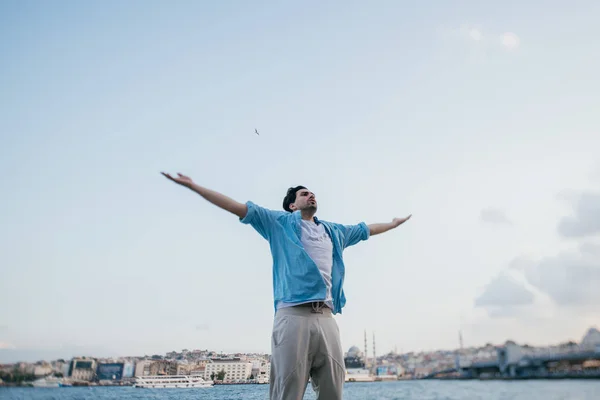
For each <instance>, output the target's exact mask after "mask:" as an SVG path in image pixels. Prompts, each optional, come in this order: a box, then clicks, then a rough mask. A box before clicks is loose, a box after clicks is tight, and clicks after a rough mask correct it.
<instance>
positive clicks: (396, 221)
mask: <svg viewBox="0 0 600 400" xmlns="http://www.w3.org/2000/svg"><path fill="white" fill-rule="evenodd" d="M410 217H412V214H410V215H409V216H408V217H404V218H394V219H393V220H392V224H393V225H394V228H397V227H399V226H400V225H402V224H403V223H405V222H406V221H408V220H409V219H410Z"/></svg>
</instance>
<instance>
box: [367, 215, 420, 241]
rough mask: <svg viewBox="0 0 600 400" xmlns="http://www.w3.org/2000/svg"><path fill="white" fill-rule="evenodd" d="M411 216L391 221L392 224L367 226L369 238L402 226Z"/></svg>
mask: <svg viewBox="0 0 600 400" xmlns="http://www.w3.org/2000/svg"><path fill="white" fill-rule="evenodd" d="M411 216H412V214H411V215H409V216H408V217H406V218H394V219H393V220H392V222H385V223H381V224H370V225H367V226H368V227H369V234H370V236H373V235H379V234H380V233H383V232H387V231H389V230H390V229H394V228H397V227H399V226H400V225H402V224H403V223H405V222H406V221H408V220H409V219H410V217H411Z"/></svg>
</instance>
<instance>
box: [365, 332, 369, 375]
mask: <svg viewBox="0 0 600 400" xmlns="http://www.w3.org/2000/svg"><path fill="white" fill-rule="evenodd" d="M364 361H365V368H367V363H368V362H369V358H368V357H367V330H366V329H365V360H364Z"/></svg>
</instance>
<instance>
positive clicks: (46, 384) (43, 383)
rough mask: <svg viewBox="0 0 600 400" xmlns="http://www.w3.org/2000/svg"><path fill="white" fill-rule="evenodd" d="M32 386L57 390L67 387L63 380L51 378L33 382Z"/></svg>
mask: <svg viewBox="0 0 600 400" xmlns="http://www.w3.org/2000/svg"><path fill="white" fill-rule="evenodd" d="M31 385H32V386H33V387H36V388H57V387H63V386H67V385H66V384H64V383H63V381H62V380H60V379H58V378H55V377H51V376H48V377H45V378H40V379H36V380H35V381H33V382H31Z"/></svg>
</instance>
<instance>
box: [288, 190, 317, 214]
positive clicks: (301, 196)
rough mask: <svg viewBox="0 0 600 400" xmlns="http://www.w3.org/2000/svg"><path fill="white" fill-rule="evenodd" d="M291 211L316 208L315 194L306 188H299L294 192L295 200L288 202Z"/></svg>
mask: <svg viewBox="0 0 600 400" xmlns="http://www.w3.org/2000/svg"><path fill="white" fill-rule="evenodd" d="M290 209H291V210H292V211H296V210H300V211H302V210H310V209H313V210H315V211H316V210H317V199H316V198H315V194H314V193H313V192H311V191H310V190H308V189H299V190H298V191H297V192H296V201H295V202H293V203H292V204H290Z"/></svg>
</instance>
